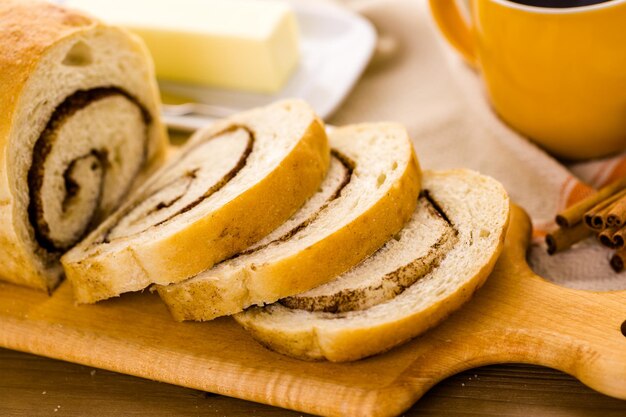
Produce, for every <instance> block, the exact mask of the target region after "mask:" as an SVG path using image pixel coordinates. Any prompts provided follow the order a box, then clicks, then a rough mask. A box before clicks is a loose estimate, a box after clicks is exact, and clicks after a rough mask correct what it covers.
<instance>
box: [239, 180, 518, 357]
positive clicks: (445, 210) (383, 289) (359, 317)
mask: <svg viewBox="0 0 626 417" xmlns="http://www.w3.org/2000/svg"><path fill="white" fill-rule="evenodd" d="M423 187H424V190H425V191H424V192H423V193H422V196H421V197H420V203H419V204H418V207H417V210H416V211H415V213H414V214H413V217H412V218H411V220H410V221H409V223H408V224H407V225H406V226H405V228H404V230H403V231H402V232H400V233H399V234H398V235H397V236H396V237H395V239H391V240H390V241H389V242H387V243H386V244H385V246H383V248H381V249H380V250H379V251H377V252H376V253H375V254H374V255H372V256H371V257H369V258H368V259H367V260H365V261H364V262H363V263H361V264H359V265H358V266H356V267H354V268H353V269H352V270H350V271H349V272H347V273H345V274H343V275H341V276H339V277H338V278H337V279H336V280H334V281H331V282H330V283H328V284H326V285H323V286H321V287H318V288H316V289H314V290H312V291H309V292H307V293H304V294H301V295H298V296H296V297H291V298H288V299H285V300H282V301H281V302H279V303H275V304H272V305H269V306H266V307H253V308H250V309H248V310H246V311H245V312H243V313H240V314H237V315H236V316H235V319H236V320H237V321H238V322H239V323H240V324H241V325H243V327H244V328H246V329H247V330H248V331H250V333H251V334H252V336H253V337H254V338H256V339H257V340H258V341H259V342H260V343H261V344H263V345H265V346H267V347H269V348H270V349H273V350H275V351H277V352H280V353H283V354H286V355H290V356H294V357H297V358H301V359H307V360H320V359H328V360H330V361H337V362H341V361H350V360H357V359H360V358H363V357H366V356H370V355H374V354H376V353H380V352H383V351H386V350H388V349H391V348H392V347H394V346H396V345H398V344H400V343H403V342H405V341H407V340H409V339H411V338H413V337H415V336H417V335H419V334H420V333H422V332H424V331H426V330H427V329H428V328H430V327H432V326H434V325H436V324H437V323H439V322H440V321H442V320H443V319H444V318H445V317H447V316H448V315H449V314H451V313H452V312H453V311H454V310H456V309H458V308H459V307H460V306H461V305H462V304H463V303H465V302H466V301H467V300H468V299H469V298H470V297H471V295H472V294H473V292H474V291H475V290H476V289H477V288H478V287H480V286H481V285H482V284H483V282H484V281H485V279H486V278H487V276H488V275H489V273H490V272H491V270H492V269H493V267H494V264H495V262H496V260H497V258H498V255H499V253H500V251H501V249H502V245H503V241H504V235H505V231H506V227H507V224H508V218H509V199H508V196H507V194H506V192H505V190H504V189H503V187H502V185H500V183H498V182H497V181H495V180H493V179H491V178H489V177H485V176H482V175H479V174H477V173H475V172H472V171H467V170H453V171H441V172H425V173H424V179H423ZM425 261H428V262H430V264H429V265H428V264H426V262H425ZM411 274H412V275H413V276H412V277H410V278H409V277H406V276H405V275H411ZM290 307H293V308H290Z"/></svg>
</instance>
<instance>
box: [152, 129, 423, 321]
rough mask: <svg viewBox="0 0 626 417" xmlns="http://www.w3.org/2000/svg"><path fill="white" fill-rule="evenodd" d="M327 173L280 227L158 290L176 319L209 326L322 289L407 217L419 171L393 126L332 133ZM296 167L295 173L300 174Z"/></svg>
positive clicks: (401, 133) (417, 186) (402, 132)
mask: <svg viewBox="0 0 626 417" xmlns="http://www.w3.org/2000/svg"><path fill="white" fill-rule="evenodd" d="M330 142H331V146H332V148H333V149H334V151H333V159H332V163H331V168H330V172H329V175H328V176H327V177H326V180H325V182H324V183H323V185H322V187H321V188H320V190H319V191H318V193H317V194H316V195H315V196H314V197H313V198H312V199H311V200H309V202H308V203H307V204H306V205H305V206H304V207H303V208H302V210H300V211H299V212H298V213H296V214H295V215H294V216H293V217H292V218H291V219H290V220H289V221H288V222H287V223H285V224H284V225H282V226H281V227H280V228H279V229H277V230H275V231H274V232H273V233H272V234H271V235H269V236H267V237H266V238H265V239H263V240H262V241H260V242H258V243H257V244H255V245H253V246H251V247H249V248H248V249H246V250H244V251H243V252H241V253H239V254H238V255H236V256H234V257H232V258H231V259H229V260H227V261H225V262H222V263H220V264H218V265H216V266H215V267H213V268H212V269H209V270H206V271H204V272H202V273H200V274H198V275H197V276H195V277H194V278H192V279H189V280H186V281H184V282H181V283H178V284H174V285H169V286H159V287H158V291H159V294H160V296H161V298H162V299H163V300H164V301H165V303H166V304H167V305H168V307H169V309H170V311H171V313H172V315H173V316H174V318H176V319H177V320H210V319H213V318H215V317H219V316H223V315H228V314H234V313H237V312H239V311H242V310H243V309H244V308H246V307H248V306H250V305H255V304H260V305H262V304H265V303H271V302H274V301H276V300H278V299H279V298H282V297H286V296H290V295H294V294H297V293H300V292H302V291H306V290H308V289H311V288H313V287H315V286H317V285H320V284H323V283H325V282H326V281H328V280H330V279H332V278H333V277H335V276H336V275H337V274H340V273H342V272H344V271H346V270H347V269H349V268H351V267H352V266H354V265H355V264H357V263H359V262H360V261H361V260H362V259H364V258H365V257H367V256H369V255H370V254H372V253H373V252H374V251H375V250H376V249H378V248H379V247H380V246H381V245H383V244H384V243H385V242H386V241H387V240H388V239H389V238H390V237H391V236H393V235H394V234H396V233H397V232H398V231H399V230H400V229H401V228H402V226H403V225H404V223H405V222H406V221H407V220H408V219H409V217H410V216H411V213H413V211H414V208H415V204H416V202H417V196H418V193H419V190H420V178H421V171H420V168H419V165H418V162H417V159H416V157H415V154H414V152H413V146H412V145H411V142H410V139H409V136H408V134H407V132H406V130H405V129H404V128H403V127H402V126H398V125H396V124H392V123H378V124H363V125H356V126H350V127H345V128H338V129H335V130H333V131H332V132H331V134H330ZM300 169H302V168H300Z"/></svg>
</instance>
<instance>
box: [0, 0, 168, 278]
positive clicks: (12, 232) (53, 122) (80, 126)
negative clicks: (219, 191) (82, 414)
mask: <svg viewBox="0 0 626 417" xmlns="http://www.w3.org/2000/svg"><path fill="white" fill-rule="evenodd" d="M0 44H1V45H2V47H0V109H2V114H0V149H1V150H2V153H1V154H0V172H1V173H2V175H1V176H0V264H2V268H0V279H3V280H8V281H11V282H14V283H17V284H22V285H27V286H30V287H34V288H39V289H43V290H50V289H51V288H53V287H54V286H55V285H56V284H57V282H58V281H59V279H60V277H61V266H60V263H59V257H60V256H61V255H62V254H63V253H64V252H65V251H67V250H68V249H69V248H71V247H72V246H73V245H74V244H76V243H77V242H78V241H79V240H80V239H82V238H83V237H84V236H85V235H86V234H87V233H88V232H89V231H90V230H91V229H92V228H93V227H94V226H96V225H97V224H98V223H99V222H100V221H101V220H102V219H103V218H104V217H106V216H107V215H108V214H109V213H111V212H112V211H113V210H114V209H115V208H116V207H117V206H118V205H119V204H120V202H121V200H122V199H123V198H124V197H125V196H126V195H127V194H128V193H129V192H130V190H131V189H132V188H133V187H134V186H136V185H137V184H138V183H139V182H141V178H142V177H145V176H146V174H147V173H148V172H150V171H151V170H152V168H154V167H155V166H156V165H157V164H158V163H159V162H160V161H161V160H162V159H163V155H164V149H165V146H166V135H165V130H164V128H163V125H162V124H161V122H160V119H159V111H158V107H159V99H158V95H157V89H156V84H155V81H154V71H153V67H152V63H151V60H150V58H149V56H148V54H147V52H146V49H145V47H144V45H143V43H142V42H141V41H140V40H139V39H138V38H136V37H135V36H133V35H131V34H129V33H127V32H126V31H123V30H121V29H117V28H114V27H109V26H107V25H104V24H103V23H100V22H98V21H96V20H94V19H91V18H89V17H87V16H84V15H82V14H79V13H76V12H73V11H69V10H66V9H64V8H61V7H59V6H55V5H52V4H49V3H43V2H35V1H29V0H21V1H18V0H3V1H1V2H0Z"/></svg>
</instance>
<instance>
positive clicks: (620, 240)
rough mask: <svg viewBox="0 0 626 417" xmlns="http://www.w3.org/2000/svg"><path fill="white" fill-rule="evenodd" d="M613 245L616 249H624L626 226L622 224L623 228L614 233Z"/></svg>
mask: <svg viewBox="0 0 626 417" xmlns="http://www.w3.org/2000/svg"><path fill="white" fill-rule="evenodd" d="M612 240H613V247H614V248H616V249H622V248H623V247H624V246H626V245H625V244H626V226H622V228H621V229H617V231H616V232H615V233H613V237H612Z"/></svg>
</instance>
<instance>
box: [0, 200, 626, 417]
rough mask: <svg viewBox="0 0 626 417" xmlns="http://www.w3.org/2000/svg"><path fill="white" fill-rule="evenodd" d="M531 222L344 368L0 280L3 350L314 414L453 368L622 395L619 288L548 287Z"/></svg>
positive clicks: (383, 407)
mask: <svg viewBox="0 0 626 417" xmlns="http://www.w3.org/2000/svg"><path fill="white" fill-rule="evenodd" d="M529 233H530V224H529V221H528V218H527V216H526V215H525V214H524V213H523V212H522V211H521V210H520V209H517V208H515V209H514V212H513V216H512V219H511V227H510V230H509V233H508V236H507V241H506V247H505V250H504V253H503V255H502V257H501V258H500V260H499V261H498V264H497V266H496V270H495V271H494V273H493V274H492V276H491V277H490V278H489V280H488V281H487V283H486V284H485V286H484V287H483V288H482V289H480V290H479V291H478V292H477V293H476V295H475V297H474V299H473V300H472V301H471V302H470V303H468V304H467V305H466V306H465V307H464V308H463V309H462V310H460V311H459V312H457V313H455V314H454V315H453V316H452V317H451V318H449V319H448V320H447V321H446V322H444V323H443V324H442V325H440V326H439V327H437V328H435V329H434V330H431V331H430V332H428V333H427V334H425V335H424V336H422V337H420V338H417V339H415V340H413V341H412V342H410V343H407V344H405V345H404V346H401V347H398V348H396V349H393V350H392V351H390V352H388V353H386V354H383V355H379V356H376V357H373V358H370V359H366V360H362V361H358V362H355V363H347V364H333V363H309V362H301V361H298V360H294V359H290V358H288V357H285V356H281V355H279V354H276V353H273V352H270V351H268V350H266V349H264V348H262V347H261V346H259V345H258V344H257V343H256V342H254V340H252V339H251V338H250V337H249V336H248V335H247V334H246V332H245V331H243V330H242V329H241V328H239V326H238V325H237V324H236V323H235V322H234V321H233V320H231V319H230V318H223V319H219V320H215V321H212V322H209V323H176V322H174V321H172V320H171V319H170V317H169V315H168V313H167V310H166V308H165V307H164V305H163V304H161V302H160V301H159V299H158V297H157V296H156V295H153V294H150V293H148V292H146V293H143V294H129V295H126V296H123V297H121V298H119V299H116V300H110V301H107V302H103V303H100V304H98V305H94V306H75V305H74V304H73V302H72V297H71V289H70V287H69V286H68V285H67V284H63V285H62V286H61V287H60V288H59V289H58V290H57V291H56V292H55V293H54V294H53V295H52V296H51V297H48V296H46V295H44V294H40V293H37V292H34V291H31V290H28V289H23V288H19V287H15V286H11V285H5V284H0V346H3V347H7V348H10V349H16V350H21V351H25V352H31V353H35V354H38V355H43V356H48V357H51V358H57V359H63V360H66V361H70V362H76V363H80V364H84V365H88V366H93V367H99V368H103V369H108V370H113V371H117V372H122V373H126V374H131V375H136V376H140V377H144V378H149V379H154V380H158V381H163V382H168V383H172V384H177V385H182V386H185V387H190V388H195V389H200V390H205V391H210V392H215V393H219V394H223V395H228V396H233V397H239V398H243V399H247V400H252V401H258V402H262V403H267V404H272V405H276V406H280V407H285V408H292V409H295V410H300V411H304V412H309V413H314V414H323V415H353V416H356V415H358V416H389V415H395V414H399V413H401V412H402V411H403V410H405V409H407V408H409V407H410V406H411V405H412V404H413V403H414V402H415V401H417V400H418V399H419V398H420V396H422V395H423V394H424V392H426V391H427V390H428V389H429V388H430V387H432V386H433V385H434V384H436V383H437V382H439V381H441V380H442V379H444V378H446V377H448V376H450V375H452V374H454V373H457V372H459V371H462V370H465V369H468V368H473V367H476V366H481V365H486V364H493V363H499V362H525V363H531V364H538V365H545V366H549V367H552V368H556V369H560V370H562V371H564V372H567V373H569V374H572V375H574V376H575V377H577V378H578V379H580V380H581V381H582V382H583V383H585V384H587V385H589V386H590V387H592V388H594V389H596V390H598V391H600V392H603V393H605V394H608V395H612V396H615V397H618V398H623V399H626V337H625V336H624V334H623V333H625V332H626V326H624V325H623V323H624V321H625V320H626V291H618V292H612V293H594V292H587V291H577V290H571V289H566V288H561V287H557V286H555V285H553V284H550V283H548V282H546V281H545V280H543V279H542V278H539V277H537V276H536V275H534V274H533V273H532V272H531V270H530V269H529V268H528V266H527V265H526V262H525V251H526V247H527V245H528V242H529Z"/></svg>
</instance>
